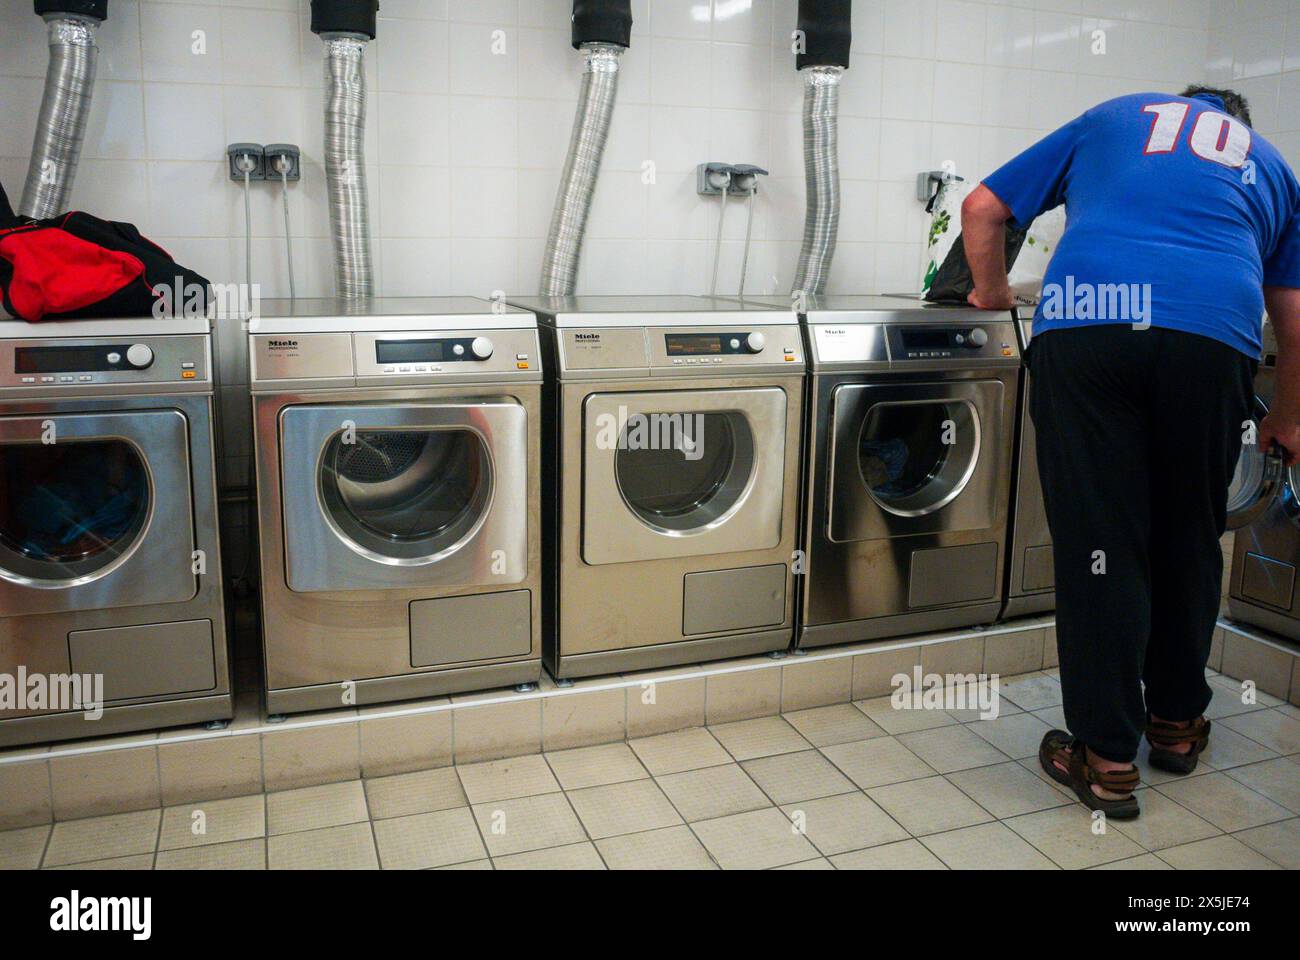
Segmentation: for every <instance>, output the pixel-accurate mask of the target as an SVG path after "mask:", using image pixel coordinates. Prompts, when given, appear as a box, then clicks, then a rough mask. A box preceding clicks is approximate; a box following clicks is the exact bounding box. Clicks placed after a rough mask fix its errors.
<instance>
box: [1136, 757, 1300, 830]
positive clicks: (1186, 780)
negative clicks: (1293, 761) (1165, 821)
mask: <svg viewBox="0 0 1300 960" xmlns="http://www.w3.org/2000/svg"><path fill="white" fill-rule="evenodd" d="M1278 759H1281V758H1278ZM1216 773H1217V774H1222V775H1223V776H1225V777H1227V778H1228V779H1229V780H1232V781H1233V782H1234V783H1236V784H1238V785H1239V786H1241V787H1243V788H1245V789H1246V790H1247V791H1249V792H1250V793H1253V794H1255V796H1257V797H1260V798H1261V799H1263V800H1266V801H1267V802H1269V803H1271V804H1273V806H1275V807H1281V808H1282V809H1283V810H1285V811H1287V812H1288V813H1291V814H1293V815H1296V814H1295V811H1293V810H1292V809H1291V808H1290V807H1288V806H1287V805H1286V804H1284V803H1279V802H1278V801H1276V800H1274V799H1273V798H1272V797H1270V796H1268V794H1265V793H1261V792H1260V791H1258V790H1256V789H1255V788H1254V787H1252V786H1251V785H1250V784H1248V783H1242V782H1241V781H1240V780H1237V779H1235V778H1234V777H1231V776H1229V774H1228V773H1227V772H1226V771H1224V770H1212V771H1210V772H1209V773H1206V774H1202V775H1201V776H1199V777H1184V778H1181V779H1177V780H1166V781H1165V782H1164V783H1161V784H1152V785H1151V787H1150V789H1152V790H1155V791H1156V792H1157V793H1159V794H1160V795H1161V796H1162V797H1164V798H1165V799H1166V800H1171V801H1173V802H1174V803H1177V804H1178V805H1179V806H1180V807H1182V808H1183V809H1185V810H1187V811H1188V812H1189V813H1191V814H1193V815H1194V816H1197V817H1200V818H1201V819H1202V820H1204V821H1205V822H1206V823H1208V824H1209V825H1210V826H1212V827H1215V828H1216V829H1218V830H1219V831H1220V832H1221V833H1231V832H1234V831H1229V830H1225V829H1224V828H1222V827H1220V826H1219V825H1218V824H1217V823H1215V822H1214V821H1213V820H1211V819H1209V818H1208V817H1206V816H1204V815H1202V814H1199V813H1197V812H1196V811H1195V810H1193V809H1192V808H1191V807H1189V806H1187V804H1185V803H1180V802H1179V801H1178V798H1177V797H1171V796H1170V795H1169V794H1167V793H1165V791H1163V790H1159V789H1157V788H1158V787H1164V786H1169V785H1171V784H1179V783H1195V782H1196V781H1199V780H1204V779H1206V778H1208V777H1212V776H1214V775H1215V774H1216ZM1290 819H1291V817H1282V818H1281V819H1280V820H1268V821H1266V822H1264V823H1257V824H1255V826H1257V827H1266V826H1268V825H1269V824H1270V823H1282V822H1284V821H1286V820H1290ZM1242 829H1243V830H1250V829H1252V828H1251V827H1243V828H1242Z"/></svg>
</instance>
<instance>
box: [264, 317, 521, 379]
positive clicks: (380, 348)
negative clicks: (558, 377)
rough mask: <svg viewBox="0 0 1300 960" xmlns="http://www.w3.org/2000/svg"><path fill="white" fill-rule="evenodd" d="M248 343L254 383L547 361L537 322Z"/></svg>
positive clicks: (444, 375)
mask: <svg viewBox="0 0 1300 960" xmlns="http://www.w3.org/2000/svg"><path fill="white" fill-rule="evenodd" d="M249 350H250V353H251V364H252V376H253V382H254V383H270V382H279V381H326V380H355V381H357V382H365V383H368V384H390V383H391V384H406V383H425V384H427V383H440V382H445V381H456V382H464V381H477V380H483V379H490V380H499V379H501V378H502V377H506V378H508V379H515V378H518V379H538V378H540V376H541V369H542V367H541V350H540V347H539V344H538V340H537V331H536V329H534V328H519V329H504V330H498V329H493V330H486V331H480V330H427V331H424V330H421V331H410V330H404V331H394V332H392V333H384V332H377V333H371V332H368V331H367V332H365V333H301V334H255V335H254V336H252V337H251V338H250V339H249Z"/></svg>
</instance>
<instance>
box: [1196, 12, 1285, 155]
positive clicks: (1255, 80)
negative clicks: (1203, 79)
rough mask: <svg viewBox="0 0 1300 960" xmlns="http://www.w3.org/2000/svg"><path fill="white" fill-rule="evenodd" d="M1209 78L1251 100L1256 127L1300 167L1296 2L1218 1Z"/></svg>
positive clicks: (1212, 24)
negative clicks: (1223, 2) (1221, 2)
mask: <svg viewBox="0 0 1300 960" xmlns="http://www.w3.org/2000/svg"><path fill="white" fill-rule="evenodd" d="M1211 28H1212V29H1211V37H1210V52H1209V63H1208V67H1207V70H1208V74H1207V75H1208V77H1209V79H1210V80H1211V81H1212V82H1213V83H1214V84H1215V85H1217V86H1231V87H1233V88H1234V89H1236V90H1239V91H1240V92H1241V93H1242V94H1244V95H1245V96H1246V98H1247V99H1249V101H1250V106H1251V112H1252V114H1253V116H1254V120H1255V126H1256V128H1258V130H1259V131H1260V132H1261V133H1262V134H1264V136H1265V137H1267V138H1268V139H1269V140H1271V141H1272V142H1273V144H1274V145H1275V146H1277V147H1278V148H1279V149H1280V150H1281V151H1282V152H1283V154H1284V155H1285V156H1286V158H1287V159H1288V160H1289V161H1290V162H1291V165H1292V167H1295V168H1297V169H1300V0H1250V2H1245V0H1238V3H1237V6H1236V8H1234V7H1233V5H1232V4H1231V3H1225V4H1216V5H1215V10H1214V12H1213V15H1212V17H1211Z"/></svg>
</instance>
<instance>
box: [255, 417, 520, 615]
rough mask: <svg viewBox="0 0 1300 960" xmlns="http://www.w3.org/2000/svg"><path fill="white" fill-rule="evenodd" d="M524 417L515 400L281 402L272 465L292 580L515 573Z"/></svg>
mask: <svg viewBox="0 0 1300 960" xmlns="http://www.w3.org/2000/svg"><path fill="white" fill-rule="evenodd" d="M527 421H528V417H527V412H526V411H525V410H524V408H523V407H522V406H521V405H520V404H518V403H516V402H515V401H513V400H502V401H494V402H482V403H480V402H472V401H466V402H449V403H403V404H391V405H373V406H371V405H354V406H347V405H335V404H323V405H318V406H317V405H313V406H291V407H287V408H286V409H285V410H283V411H282V412H281V414H280V456H281V471H280V472H281V494H282V497H283V509H284V538H285V575H286V580H287V583H288V586H289V589H291V590H294V591H297V592H302V593H311V592H332V591H355V590H384V589H390V590H391V589H408V588H422V587H444V586H451V587H455V586H479V585H492V584H508V583H519V582H520V581H522V580H523V579H524V578H525V576H526V575H527V571H528V524H529V517H528V422H527Z"/></svg>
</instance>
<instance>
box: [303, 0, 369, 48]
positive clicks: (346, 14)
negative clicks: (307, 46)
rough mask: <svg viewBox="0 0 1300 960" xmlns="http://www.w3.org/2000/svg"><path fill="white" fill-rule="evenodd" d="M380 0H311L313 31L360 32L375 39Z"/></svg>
mask: <svg viewBox="0 0 1300 960" xmlns="http://www.w3.org/2000/svg"><path fill="white" fill-rule="evenodd" d="M378 15H379V0H311V32H312V33H315V34H321V33H360V34H364V35H365V36H367V37H369V38H370V39H371V40H373V39H375V18H376V17H377V16H378Z"/></svg>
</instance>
